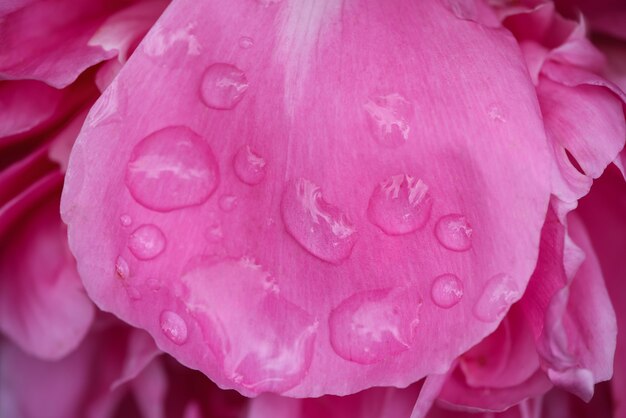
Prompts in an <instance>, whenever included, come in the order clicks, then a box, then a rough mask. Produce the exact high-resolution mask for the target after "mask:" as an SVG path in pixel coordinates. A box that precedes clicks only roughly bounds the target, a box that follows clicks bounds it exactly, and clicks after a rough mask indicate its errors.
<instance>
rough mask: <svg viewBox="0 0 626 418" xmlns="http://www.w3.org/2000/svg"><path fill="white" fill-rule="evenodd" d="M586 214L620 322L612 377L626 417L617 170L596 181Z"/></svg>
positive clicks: (625, 226) (622, 208) (624, 240)
mask: <svg viewBox="0 0 626 418" xmlns="http://www.w3.org/2000/svg"><path fill="white" fill-rule="evenodd" d="M576 213H579V214H580V216H581V217H582V219H583V221H584V223H585V227H586V228H587V230H588V231H589V235H590V238H591V241H592V243H593V245H594V248H595V249H596V254H597V257H598V259H599V261H600V266H601V268H602V271H603V273H604V277H605V279H606V286H607V289H608V290H609V295H610V297H611V300H612V301H613V306H614V308H615V313H616V316H617V324H618V328H619V330H620V332H618V334H617V348H616V351H615V363H614V376H613V379H612V380H611V389H612V393H613V404H614V407H615V417H616V418H624V417H626V396H625V392H624V387H625V385H626V333H624V332H622V329H623V328H624V326H626V304H624V298H626V285H625V284H626V282H625V281H624V277H626V262H625V261H624V251H623V250H624V248H625V247H626V218H625V217H624V213H626V186H625V185H624V180H623V179H622V178H621V177H620V175H619V173H618V172H617V170H615V169H611V170H607V173H606V174H605V175H603V176H602V177H600V179H599V180H598V181H597V182H595V183H594V187H593V189H592V191H591V193H590V194H589V196H588V197H586V198H585V199H583V200H582V201H581V203H580V209H579V210H577V211H576Z"/></svg>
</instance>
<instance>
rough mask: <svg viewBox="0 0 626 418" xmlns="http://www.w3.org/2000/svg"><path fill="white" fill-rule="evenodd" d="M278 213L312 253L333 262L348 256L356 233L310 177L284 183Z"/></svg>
mask: <svg viewBox="0 0 626 418" xmlns="http://www.w3.org/2000/svg"><path fill="white" fill-rule="evenodd" d="M281 214H282V217H283V221H284V223H285V226H286V228H287V231H288V232H289V234H290V235H291V236H292V237H293V238H294V239H295V240H296V241H297V242H298V243H299V244H300V245H301V246H302V247H303V248H304V249H306V250H307V251H308V252H310V253H311V254H313V255H314V256H316V257H318V258H320V259H322V260H324V261H328V262H330V263H336V264H339V263H341V262H342V261H344V260H345V259H346V258H348V257H349V256H350V253H351V252H352V247H354V244H355V243H356V240H357V236H358V234H357V232H356V229H355V227H354V225H353V224H352V223H351V222H350V220H349V219H348V217H347V215H346V214H345V213H344V212H343V211H342V210H341V209H339V208H338V207H336V206H333V205H331V204H330V203H328V202H327V201H326V200H324V198H323V196H322V191H321V189H320V188H319V186H317V185H315V184H314V183H312V182H311V181H309V180H306V179H303V178H299V179H297V180H296V181H293V182H290V183H289V184H288V185H287V187H286V189H285V192H284V193H283V198H282V201H281Z"/></svg>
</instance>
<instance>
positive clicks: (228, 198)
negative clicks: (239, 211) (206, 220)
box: [218, 194, 237, 212]
mask: <svg viewBox="0 0 626 418" xmlns="http://www.w3.org/2000/svg"><path fill="white" fill-rule="evenodd" d="M218 204H219V206H220V209H222V210H223V211H224V212H230V211H232V210H233V209H235V207H237V198H236V197H235V196H233V195H230V194H225V195H223V196H220V200H219V202H218Z"/></svg>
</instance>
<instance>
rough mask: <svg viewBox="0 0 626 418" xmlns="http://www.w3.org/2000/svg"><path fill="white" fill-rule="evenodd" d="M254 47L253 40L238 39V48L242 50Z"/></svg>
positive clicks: (247, 37) (246, 37) (245, 37)
mask: <svg viewBox="0 0 626 418" xmlns="http://www.w3.org/2000/svg"><path fill="white" fill-rule="evenodd" d="M253 46H254V39H252V38H250V37H249V36H242V37H241V38H239V47H240V48H242V49H248V48H252V47H253Z"/></svg>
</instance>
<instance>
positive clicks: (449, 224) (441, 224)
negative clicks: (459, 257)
mask: <svg viewBox="0 0 626 418" xmlns="http://www.w3.org/2000/svg"><path fill="white" fill-rule="evenodd" d="M435 236H436V237H437V240H438V241H439V243H440V244H441V245H443V246H444V247H445V248H447V249H448V250H452V251H467V250H469V249H470V248H471V247H472V226H471V225H470V224H469V222H468V221H467V218H466V217H465V216H463V215H460V214H457V213H453V214H450V215H445V216H442V217H441V218H440V219H439V221H437V225H435Z"/></svg>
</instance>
